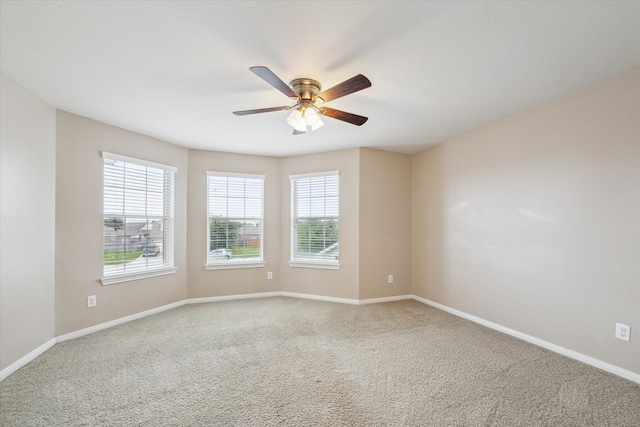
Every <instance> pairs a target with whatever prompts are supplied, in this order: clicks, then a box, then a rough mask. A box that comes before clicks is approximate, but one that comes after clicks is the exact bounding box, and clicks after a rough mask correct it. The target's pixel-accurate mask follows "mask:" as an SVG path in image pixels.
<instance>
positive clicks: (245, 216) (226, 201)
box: [207, 173, 263, 264]
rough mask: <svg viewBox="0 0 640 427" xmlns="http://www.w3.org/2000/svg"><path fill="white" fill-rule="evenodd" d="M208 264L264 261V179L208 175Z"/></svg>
mask: <svg viewBox="0 0 640 427" xmlns="http://www.w3.org/2000/svg"><path fill="white" fill-rule="evenodd" d="M208 192H209V195H208V207H207V213H208V226H209V236H208V238H209V247H208V251H209V252H208V254H207V262H208V263H212V264H215V263H223V264H224V263H232V262H237V261H243V260H252V261H253V260H262V210H263V209H262V198H263V178H253V177H249V176H246V177H245V176H233V177H229V176H224V175H222V174H221V175H216V174H215V173H209V175H208Z"/></svg>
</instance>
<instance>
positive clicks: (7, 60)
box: [0, 0, 640, 156]
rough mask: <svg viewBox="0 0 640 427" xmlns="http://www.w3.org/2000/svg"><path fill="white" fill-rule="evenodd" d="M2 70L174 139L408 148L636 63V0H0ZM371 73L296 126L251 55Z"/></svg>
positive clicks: (329, 71) (41, 92)
mask: <svg viewBox="0 0 640 427" xmlns="http://www.w3.org/2000/svg"><path fill="white" fill-rule="evenodd" d="M0 4H1V9H0V19H1V21H0V65H1V69H2V72H4V73H5V74H7V75H8V76H9V77H11V78H12V79H13V80H15V81H17V82H18V83H20V84H21V85H23V86H24V87H25V88H27V89H28V90H29V91H31V92H32V93H33V94H35V95H36V96H38V97H39V98H41V99H43V100H44V101H46V102H47V103H49V104H50V105H52V106H54V107H56V108H59V109H62V110H66V111H69V112H72V113H75V114H79V115H81V116H85V117H89V118H92V119H96V120H99V121H102V122H105V123H109V124H112V125H115V126H119V127H122V128H125V129H129V130H132V131H136V132H140V133H142V134H146V135H150V136H153V137H156V138H159V139H162V140H165V141H169V142H172V143H175V144H178V145H181V146H185V147H189V148H197V149H205V150H216V151H229V152H239V153H252V154H262V155H275V156H289V155H296V154H303V153H311V152H320V151H329V150H335V149H341V148H349V147H377V148H382V149H386V150H391V151H398V152H404V153H415V152H417V151H420V150H422V149H424V148H425V147H428V146H430V145H434V144H437V143H439V142H442V141H445V140H447V139H450V138H452V137H454V136H457V135H460V134H462V133H465V132H468V131H470V130H473V129H475V128H478V127H480V126H482V125H485V124H487V123H490V122H493V121H496V120H498V119H501V118H504V117H506V116H509V115H512V114H514V113H517V112H519V111H522V110H525V109H527V108H531V107H533V106H536V105H539V104H542V103H544V102H546V101H549V100H551V99H553V98H557V97H559V96H562V95H564V94H567V93H569V92H572V91H574V90H576V89H580V88H582V87H585V86H588V85H590V84H593V83H596V82H598V81H600V80H603V79H605V78H607V77H609V76H612V75H614V74H617V73H620V72H623V71H625V70H628V69H629V68H632V67H634V66H638V65H640V2H637V1H629V2H617V1H604V2H599V1H588V2H579V1H569V2H541V1H540V2H538V1H535V2H525V1H519V2H515V1H514V2H487V1H476V2H467V1H465V2H454V1H445V2H417V1H411V2H399V1H392V2H380V1H378V2H373V1H371V2H366V1H364V2H359V1H340V2H337V1H336V2H328V1H316V2H293V1H292V2H276V1H230V2H226V1H216V2H213V1H122V2H111V1H82V2H81V1H42V2H41V1H4V0H2V1H1V3H0ZM254 65H263V66H266V67H269V68H270V69H271V70H272V71H273V72H274V73H276V74H277V75H278V76H279V77H280V78H281V79H282V80H283V81H285V82H286V83H288V82H289V81H290V80H292V79H294V78H298V77H310V78H313V79H316V80H319V81H320V82H321V83H322V85H323V88H325V89H327V88H329V87H331V86H334V85H336V84H338V83H340V82H342V81H344V80H346V79H348V78H350V77H352V76H354V75H356V74H360V73H361V74H364V75H365V76H367V77H368V78H369V79H370V80H371V82H372V83H373V86H372V87H371V88H369V89H365V90H363V91H361V92H357V93H354V94H351V95H349V96H346V97H344V98H340V99H336V100H334V101H332V102H330V103H328V104H327V106H329V107H332V108H336V109H340V110H344V111H348V112H351V113H355V114H359V115H363V116H367V117H369V121H368V122H367V123H365V124H364V125H363V126H361V127H357V126H353V125H350V124H347V123H344V122H341V121H338V120H334V119H330V118H327V119H325V120H324V121H325V123H326V125H325V126H324V127H323V128H321V129H319V130H317V131H315V132H312V133H307V134H305V135H300V136H292V135H291V132H292V129H291V128H290V127H289V126H288V125H287V124H286V122H285V118H286V116H287V112H285V111H279V112H271V113H265V114H258V115H252V116H244V117H237V116H234V115H232V113H231V112H232V111H235V110H245V109H253V108H264V107H273V106H280V105H291V104H292V102H290V100H289V99H288V98H286V97H285V96H284V95H283V94H282V93H280V92H278V91H277V90H276V89H274V88H273V87H271V86H269V85H268V84H267V83H265V82H264V81H263V80H261V79H260V78H258V77H257V76H256V75H254V74H253V73H251V72H250V71H249V67H250V66H254Z"/></svg>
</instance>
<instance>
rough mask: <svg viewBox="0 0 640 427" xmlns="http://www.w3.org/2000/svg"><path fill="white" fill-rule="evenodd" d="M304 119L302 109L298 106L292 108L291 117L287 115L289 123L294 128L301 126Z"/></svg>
mask: <svg viewBox="0 0 640 427" xmlns="http://www.w3.org/2000/svg"><path fill="white" fill-rule="evenodd" d="M302 120H304V119H303V118H302V111H300V110H299V109H298V108H295V109H293V110H291V114H289V117H287V123H288V124H289V126H291V127H292V128H294V129H296V128H297V127H298V126H299V124H300V121H302Z"/></svg>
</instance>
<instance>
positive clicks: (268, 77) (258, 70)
mask: <svg viewBox="0 0 640 427" xmlns="http://www.w3.org/2000/svg"><path fill="white" fill-rule="evenodd" d="M249 70H251V71H252V72H253V73H254V74H255V75H256V76H258V77H260V78H261V79H262V80H264V81H265V82H267V83H269V84H270V85H271V86H273V87H275V88H276V89H278V90H279V91H280V92H282V93H284V94H285V95H287V96H288V97H289V98H295V99H298V94H297V93H295V92H294V91H293V89H291V88H290V87H289V85H288V84H286V83H285V82H283V81H282V80H280V78H279V77H278V76H276V75H275V74H274V73H273V71H271V70H270V69H268V68H267V67H260V66H259V67H250V68H249Z"/></svg>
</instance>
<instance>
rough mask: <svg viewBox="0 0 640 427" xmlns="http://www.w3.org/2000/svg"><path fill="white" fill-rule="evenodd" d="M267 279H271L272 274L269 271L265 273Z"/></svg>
mask: <svg viewBox="0 0 640 427" xmlns="http://www.w3.org/2000/svg"><path fill="white" fill-rule="evenodd" d="M267 279H268V280H271V279H273V273H272V272H271V271H268V272H267Z"/></svg>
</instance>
